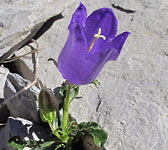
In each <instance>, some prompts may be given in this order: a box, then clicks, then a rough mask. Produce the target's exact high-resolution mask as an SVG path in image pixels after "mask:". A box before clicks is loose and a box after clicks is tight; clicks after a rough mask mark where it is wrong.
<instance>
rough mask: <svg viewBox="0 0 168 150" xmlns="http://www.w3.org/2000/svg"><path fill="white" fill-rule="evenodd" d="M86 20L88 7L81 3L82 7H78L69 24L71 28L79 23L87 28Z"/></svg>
mask: <svg viewBox="0 0 168 150" xmlns="http://www.w3.org/2000/svg"><path fill="white" fill-rule="evenodd" d="M86 18H87V12H86V7H85V6H84V5H83V4H82V3H81V2H80V5H79V6H78V8H77V9H76V11H75V13H74V14H73V16H72V19H71V22H70V24H69V27H70V26H71V25H72V24H73V23H79V24H81V25H82V26H83V27H85V22H86ZM69 27H68V28H69Z"/></svg>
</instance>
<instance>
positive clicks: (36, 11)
mask: <svg viewBox="0 0 168 150" xmlns="http://www.w3.org/2000/svg"><path fill="white" fill-rule="evenodd" d="M71 2H72V1H68V0H59V1H53V0H47V1H46V0H38V1H33V0H25V1H21V0H19V1H15V0H10V1H6V0H1V1H0V10H1V12H0V62H3V61H4V60H5V59H6V58H7V57H9V56H10V55H11V54H12V53H13V52H14V51H16V50H18V49H19V48H21V47H22V46H23V45H24V44H26V43H27V42H28V41H29V40H30V39H31V38H32V37H34V36H35V35H36V33H37V31H38V30H39V29H40V28H41V27H42V26H43V24H44V23H45V22H46V21H47V20H48V19H49V18H51V17H53V16H56V15H58V14H60V13H61V12H62V11H63V9H64V8H66V7H68V5H69V4H70V3H71Z"/></svg>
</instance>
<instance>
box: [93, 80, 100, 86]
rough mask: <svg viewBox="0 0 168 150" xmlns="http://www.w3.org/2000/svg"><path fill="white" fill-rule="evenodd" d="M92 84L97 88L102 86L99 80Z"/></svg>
mask: <svg viewBox="0 0 168 150" xmlns="http://www.w3.org/2000/svg"><path fill="white" fill-rule="evenodd" d="M91 84H94V85H95V87H96V88H98V87H99V86H100V82H99V80H94V81H93V82H91Z"/></svg>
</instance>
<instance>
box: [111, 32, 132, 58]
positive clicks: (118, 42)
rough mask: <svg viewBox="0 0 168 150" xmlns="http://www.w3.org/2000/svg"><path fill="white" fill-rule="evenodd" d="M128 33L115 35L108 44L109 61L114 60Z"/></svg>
mask: <svg viewBox="0 0 168 150" xmlns="http://www.w3.org/2000/svg"><path fill="white" fill-rule="evenodd" d="M129 34H130V32H123V33H121V34H119V35H117V36H116V37H115V38H114V39H113V40H112V41H111V43H110V45H109V49H110V50H111V51H112V53H111V55H110V57H109V60H116V59H117V58H118V56H119V55H120V52H121V49H122V47H123V45H124V43H125V41H126V39H127V37H128V35H129Z"/></svg>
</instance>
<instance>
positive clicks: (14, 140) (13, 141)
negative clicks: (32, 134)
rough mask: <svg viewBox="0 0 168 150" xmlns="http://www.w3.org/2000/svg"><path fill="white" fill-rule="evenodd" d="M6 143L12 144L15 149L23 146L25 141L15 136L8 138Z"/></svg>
mask: <svg viewBox="0 0 168 150" xmlns="http://www.w3.org/2000/svg"><path fill="white" fill-rule="evenodd" d="M8 145H10V146H13V147H15V148H17V149H23V148H24V147H25V142H24V141H22V140H21V139H20V137H18V136H15V137H12V138H10V139H9V142H8Z"/></svg>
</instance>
